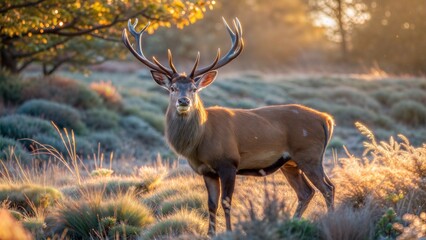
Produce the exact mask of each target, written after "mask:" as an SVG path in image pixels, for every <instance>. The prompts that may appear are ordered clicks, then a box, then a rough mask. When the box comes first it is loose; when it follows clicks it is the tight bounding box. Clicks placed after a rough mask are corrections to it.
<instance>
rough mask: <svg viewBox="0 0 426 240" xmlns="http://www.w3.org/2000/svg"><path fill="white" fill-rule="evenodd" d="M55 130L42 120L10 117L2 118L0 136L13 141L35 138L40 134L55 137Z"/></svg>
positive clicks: (0, 120)
mask: <svg viewBox="0 0 426 240" xmlns="http://www.w3.org/2000/svg"><path fill="white" fill-rule="evenodd" d="M54 133H55V130H54V128H53V126H52V125H51V124H50V123H49V122H48V121H45V120H43V119H40V118H35V117H30V116H25V115H9V116H5V117H2V118H0V135H3V136H5V137H8V138H12V139H21V138H33V137H34V136H36V135H39V134H46V135H53V134H54Z"/></svg>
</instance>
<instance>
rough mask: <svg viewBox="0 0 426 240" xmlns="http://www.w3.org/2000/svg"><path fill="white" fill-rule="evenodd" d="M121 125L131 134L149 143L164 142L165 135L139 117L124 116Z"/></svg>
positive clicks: (152, 144)
mask: <svg viewBox="0 0 426 240" xmlns="http://www.w3.org/2000/svg"><path fill="white" fill-rule="evenodd" d="M120 125H121V126H122V127H123V128H124V129H125V130H126V132H127V134H128V135H129V136H131V137H133V138H135V139H138V140H140V141H143V142H144V143H145V144H147V145H150V146H156V145H159V144H162V143H163V137H162V136H161V135H160V133H158V132H157V131H156V130H155V129H154V128H152V127H151V126H150V125H149V124H148V123H146V122H145V121H144V120H142V119H140V118H138V117H135V116H128V117H124V118H122V119H121V121H120Z"/></svg>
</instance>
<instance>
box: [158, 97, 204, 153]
mask: <svg viewBox="0 0 426 240" xmlns="http://www.w3.org/2000/svg"><path fill="white" fill-rule="evenodd" d="M193 107H194V109H193V110H192V111H191V112H190V113H188V114H187V115H180V114H178V113H177V111H176V107H175V106H174V105H173V104H170V105H169V107H168V109H167V112H166V139H167V141H168V143H169V145H170V146H171V147H172V148H173V149H174V151H175V152H176V153H178V154H180V155H182V156H184V157H186V158H193V156H194V155H195V154H196V150H197V147H198V145H199V143H200V141H201V139H202V137H203V134H204V128H205V122H206V121H207V112H206V110H205V108H204V105H203V103H202V101H201V99H199V97H198V96H197V97H196V101H195V103H194V105H193Z"/></svg>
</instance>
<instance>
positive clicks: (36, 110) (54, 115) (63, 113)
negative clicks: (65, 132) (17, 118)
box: [16, 99, 85, 133]
mask: <svg viewBox="0 0 426 240" xmlns="http://www.w3.org/2000/svg"><path fill="white" fill-rule="evenodd" d="M16 112H17V113H19V114H25V115H29V116H34V117H39V118H43V119H46V120H49V121H53V122H54V123H55V124H56V125H57V126H58V127H59V128H68V129H69V130H71V129H72V130H74V131H75V132H79V133H80V132H84V130H85V125H84V124H83V122H82V121H81V117H80V113H79V112H78V111H77V110H76V109H75V108H73V107H71V106H68V105H65V104H61V103H56V102H51V101H47V100H43V99H34V100H29V101H27V102H25V103H24V104H22V105H21V106H20V107H19V108H18V109H17V110H16Z"/></svg>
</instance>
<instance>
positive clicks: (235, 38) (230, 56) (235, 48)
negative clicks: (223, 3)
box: [122, 18, 244, 78]
mask: <svg viewBox="0 0 426 240" xmlns="http://www.w3.org/2000/svg"><path fill="white" fill-rule="evenodd" d="M222 19H223V22H224V24H225V26H226V29H227V31H228V33H229V35H230V36H231V43H232V45H231V49H230V50H229V51H228V53H227V54H226V55H225V56H224V57H222V58H220V49H217V55H216V58H215V60H214V61H213V62H212V63H211V64H210V65H208V66H205V67H203V68H201V69H197V68H198V64H199V61H200V52H198V54H197V58H196V60H195V63H194V67H193V68H192V70H191V74H190V78H194V77H197V76H200V75H202V74H204V73H206V72H208V71H211V70H215V69H218V68H220V67H222V66H224V65H226V64H228V63H229V62H231V61H232V60H234V59H235V58H236V57H237V56H238V55H239V54H240V53H241V51H242V50H243V48H244V41H243V37H242V36H243V29H242V27H241V23H240V21H239V20H238V18H235V20H233V23H234V28H235V29H234V31H233V30H232V29H231V27H229V25H228V23H227V22H226V20H225V18H222ZM137 24H138V19H136V21H135V23H134V24H132V22H131V20H130V19H129V22H128V26H127V27H128V29H129V31H130V33H131V34H132V35H133V37H134V38H135V40H136V50H135V49H134V48H133V45H132V44H131V43H130V41H129V37H128V36H127V30H126V29H124V30H123V34H122V40H123V42H124V45H126V47H127V48H128V49H129V50H130V52H131V53H132V54H133V56H135V57H136V58H137V59H139V61H141V62H142V63H143V64H145V65H146V66H148V67H149V68H151V69H153V70H155V71H158V72H161V73H164V74H166V75H167V76H168V77H170V78H172V77H173V76H175V75H176V74H177V70H176V67H175V66H174V65H173V57H172V53H171V52H170V49H169V50H168V58H169V66H170V68H171V69H170V68H168V67H165V66H163V65H162V64H161V63H160V62H159V61H158V60H157V59H156V58H155V57H153V58H152V59H153V61H154V63H152V62H151V61H149V60H148V59H147V58H146V57H145V55H144V54H143V50H142V35H143V33H144V32H145V30H146V29H147V28H148V26H149V25H150V23H149V22H148V24H147V25H146V26H145V27H144V28H143V29H142V30H141V31H140V32H138V31H136V29H135V28H136V25H137Z"/></svg>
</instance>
